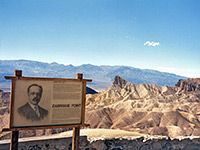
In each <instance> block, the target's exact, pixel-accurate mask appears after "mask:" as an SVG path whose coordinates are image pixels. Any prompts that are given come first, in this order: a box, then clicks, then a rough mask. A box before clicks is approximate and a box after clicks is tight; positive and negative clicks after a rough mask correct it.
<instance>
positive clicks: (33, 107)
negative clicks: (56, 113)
mask: <svg viewBox="0 0 200 150" xmlns="http://www.w3.org/2000/svg"><path fill="white" fill-rule="evenodd" d="M28 103H29V105H30V106H31V108H32V109H33V110H34V111H35V107H38V105H33V104H31V103H30V102H28Z"/></svg>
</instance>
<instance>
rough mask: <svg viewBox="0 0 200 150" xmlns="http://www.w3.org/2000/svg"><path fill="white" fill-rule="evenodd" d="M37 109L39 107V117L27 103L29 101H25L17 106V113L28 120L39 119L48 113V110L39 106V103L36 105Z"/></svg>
mask: <svg viewBox="0 0 200 150" xmlns="http://www.w3.org/2000/svg"><path fill="white" fill-rule="evenodd" d="M38 109H39V112H40V117H38V116H37V114H36V112H35V111H34V110H33V108H32V107H31V106H30V105H29V103H26V104H25V105H23V106H21V107H20V108H18V113H19V114H20V115H21V116H23V117H25V118H26V119H28V120H32V121H40V120H42V119H44V117H46V116H47V115H48V111H47V110H46V109H44V108H42V107H40V106H39V105H38Z"/></svg>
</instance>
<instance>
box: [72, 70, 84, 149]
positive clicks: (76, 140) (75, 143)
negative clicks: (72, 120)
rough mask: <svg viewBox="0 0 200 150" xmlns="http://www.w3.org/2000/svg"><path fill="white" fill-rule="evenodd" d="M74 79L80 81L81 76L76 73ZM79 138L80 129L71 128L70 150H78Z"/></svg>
mask: <svg viewBox="0 0 200 150" xmlns="http://www.w3.org/2000/svg"><path fill="white" fill-rule="evenodd" d="M76 79H80V80H82V79H83V74H81V73H77V74H76ZM82 105H83V104H82ZM79 136H80V127H74V128H73V137H72V150H79Z"/></svg>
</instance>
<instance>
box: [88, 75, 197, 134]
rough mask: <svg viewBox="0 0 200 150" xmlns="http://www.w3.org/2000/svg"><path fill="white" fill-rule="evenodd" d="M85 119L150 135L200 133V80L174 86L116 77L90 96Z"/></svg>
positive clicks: (95, 123)
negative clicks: (104, 87) (136, 82)
mask: <svg viewBox="0 0 200 150" xmlns="http://www.w3.org/2000/svg"><path fill="white" fill-rule="evenodd" d="M86 103H87V111H86V121H87V122H88V123H89V124H90V125H91V128H110V129H121V130H128V131H137V132H139V133H144V134H150V135H166V136H182V135H183V136H186V135H187V136H191V135H200V121H199V119H200V79H199V78H197V79H187V80H179V81H178V82H177V84H176V85H175V86H174V87H169V86H163V87H160V86H157V85H152V84H139V85H136V84H133V83H129V82H127V81H125V80H124V79H122V78H121V77H120V76H115V78H114V81H113V84H112V86H111V87H109V88H108V89H106V90H105V91H102V92H100V93H98V94H94V95H91V94H88V95H87V102H86Z"/></svg>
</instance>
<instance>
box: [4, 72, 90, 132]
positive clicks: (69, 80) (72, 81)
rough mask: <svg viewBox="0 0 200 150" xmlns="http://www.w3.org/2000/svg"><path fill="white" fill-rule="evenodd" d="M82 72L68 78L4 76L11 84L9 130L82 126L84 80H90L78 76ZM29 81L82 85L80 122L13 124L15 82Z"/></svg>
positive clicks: (84, 94)
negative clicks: (72, 77)
mask: <svg viewBox="0 0 200 150" xmlns="http://www.w3.org/2000/svg"><path fill="white" fill-rule="evenodd" d="M80 75H82V74H77V77H76V79H69V78H41V77H22V76H5V78H6V79H11V80H12V86H11V105H10V126H9V130H12V131H15V130H28V129H47V128H63V127H82V126H85V124H84V122H85V100H86V82H92V80H90V79H82V77H80ZM21 81H23V82H31V81H37V82H46V83H48V82H66V83H67V82H70V83H78V84H79V83H80V84H81V85H82V91H81V92H82V100H81V101H82V102H81V103H82V105H81V121H80V123H75V124H73V123H72V124H37V123H36V124H34V125H31V124H29V125H25V126H21V125H20V126H15V123H14V120H15V118H14V115H15V114H14V113H16V110H15V109H16V107H15V103H17V101H15V100H16V99H15V98H16V85H17V82H21Z"/></svg>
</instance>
